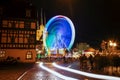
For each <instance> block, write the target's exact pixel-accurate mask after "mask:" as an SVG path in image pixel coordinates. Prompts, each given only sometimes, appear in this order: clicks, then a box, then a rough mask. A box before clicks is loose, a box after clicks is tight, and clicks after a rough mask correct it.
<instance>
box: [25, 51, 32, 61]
mask: <svg viewBox="0 0 120 80" xmlns="http://www.w3.org/2000/svg"><path fill="white" fill-rule="evenodd" d="M32 56H33V55H32V52H31V51H28V52H27V54H26V59H32Z"/></svg>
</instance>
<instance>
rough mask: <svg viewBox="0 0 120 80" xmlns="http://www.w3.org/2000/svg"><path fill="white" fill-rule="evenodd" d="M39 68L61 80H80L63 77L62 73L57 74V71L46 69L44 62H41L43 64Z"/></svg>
mask: <svg viewBox="0 0 120 80" xmlns="http://www.w3.org/2000/svg"><path fill="white" fill-rule="evenodd" d="M39 66H40V67H41V68H42V69H44V70H46V71H48V72H50V73H52V74H54V75H55V76H57V77H59V78H61V79H64V80H78V79H76V78H71V77H68V76H65V75H62V74H60V73H58V72H56V71H53V70H51V69H49V68H47V67H45V66H44V65H43V62H41V63H40V64H39Z"/></svg>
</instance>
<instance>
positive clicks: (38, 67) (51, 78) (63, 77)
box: [18, 62, 99, 80]
mask: <svg viewBox="0 0 120 80" xmlns="http://www.w3.org/2000/svg"><path fill="white" fill-rule="evenodd" d="M64 66H66V65H64ZM67 66H68V65H67ZM69 67H70V65H69ZM18 80H99V79H93V78H89V77H85V76H82V75H79V74H75V73H73V72H69V71H65V70H62V69H59V68H56V67H54V66H53V65H52V63H43V64H41V63H40V62H38V63H36V64H35V66H34V67H33V68H32V69H30V70H28V71H27V72H25V73H24V74H23V75H21V76H20V77H19V78H18Z"/></svg>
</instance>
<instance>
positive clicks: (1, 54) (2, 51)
mask: <svg viewBox="0 0 120 80" xmlns="http://www.w3.org/2000/svg"><path fill="white" fill-rule="evenodd" d="M5 53H6V52H5V51H4V50H0V58H4V57H5Z"/></svg>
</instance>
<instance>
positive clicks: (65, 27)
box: [43, 15, 75, 51]
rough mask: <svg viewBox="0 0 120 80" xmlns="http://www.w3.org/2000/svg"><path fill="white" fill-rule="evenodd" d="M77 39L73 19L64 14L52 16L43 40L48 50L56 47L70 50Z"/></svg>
mask: <svg viewBox="0 0 120 80" xmlns="http://www.w3.org/2000/svg"><path fill="white" fill-rule="evenodd" d="M74 39H75V29H74V25H73V23H72V21H71V20H70V19H69V18H68V17H66V16H63V15H57V16H54V17H52V18H51V19H50V20H49V21H48V22H47V24H46V26H45V30H44V34H43V42H44V46H45V49H46V50H47V51H48V49H50V50H54V49H67V50H70V49H71V47H72V45H73V43H74Z"/></svg>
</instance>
